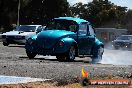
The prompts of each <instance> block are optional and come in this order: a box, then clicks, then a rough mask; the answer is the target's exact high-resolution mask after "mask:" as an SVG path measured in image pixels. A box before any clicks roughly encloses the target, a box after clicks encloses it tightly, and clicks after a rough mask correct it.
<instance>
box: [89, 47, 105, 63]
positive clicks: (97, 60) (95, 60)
mask: <svg viewBox="0 0 132 88" xmlns="http://www.w3.org/2000/svg"><path fill="white" fill-rule="evenodd" d="M103 52H104V48H103V47H102V46H99V47H98V49H97V53H96V54H95V55H93V56H92V57H91V58H92V62H91V63H92V64H97V63H100V62H101V60H102V55H103Z"/></svg>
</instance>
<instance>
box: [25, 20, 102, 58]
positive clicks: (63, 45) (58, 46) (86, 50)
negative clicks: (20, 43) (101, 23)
mask: <svg viewBox="0 0 132 88" xmlns="http://www.w3.org/2000/svg"><path fill="white" fill-rule="evenodd" d="M62 25H63V26H65V27H66V28H64V27H62ZM71 46H74V49H75V56H79V55H88V56H93V57H97V56H98V49H99V47H102V48H103V43H102V42H101V41H99V39H97V38H96V36H95V33H94V30H93V28H92V26H91V25H90V23H89V22H88V21H86V20H84V19H80V18H73V17H59V18H54V19H53V20H52V21H51V22H49V24H48V25H47V27H46V28H45V30H44V31H42V32H40V33H38V34H36V35H34V36H32V37H30V38H28V39H27V42H26V45H25V48H26V52H27V55H28V57H29V58H31V57H32V58H33V57H34V56H33V55H34V54H35V55H36V54H39V55H54V56H67V55H70V53H68V52H70V48H71ZM73 53H74V52H73ZM63 58H64V57H63Z"/></svg>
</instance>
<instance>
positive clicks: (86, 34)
mask: <svg viewBox="0 0 132 88" xmlns="http://www.w3.org/2000/svg"><path fill="white" fill-rule="evenodd" d="M89 29H91V28H89V25H88V24H87V23H82V24H80V25H79V30H78V48H79V54H80V55H89V54H90V52H91V48H92V46H93V44H94V41H95V37H94V36H92V35H90V31H89ZM91 33H92V31H91Z"/></svg>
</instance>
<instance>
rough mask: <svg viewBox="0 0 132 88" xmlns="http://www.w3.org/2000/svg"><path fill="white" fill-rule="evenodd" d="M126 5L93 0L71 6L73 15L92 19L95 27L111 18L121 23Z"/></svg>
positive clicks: (104, 0) (105, 0) (106, 0)
mask: <svg viewBox="0 0 132 88" xmlns="http://www.w3.org/2000/svg"><path fill="white" fill-rule="evenodd" d="M126 10H127V9H126V7H121V6H116V5H114V4H113V3H111V2H110V1H108V0H93V1H92V2H90V3H88V4H82V3H76V4H75V5H73V6H72V7H71V11H72V15H73V16H78V17H80V18H84V19H87V20H89V21H91V22H92V23H93V24H94V25H95V27H98V26H100V25H102V24H103V23H105V22H108V21H110V20H116V21H117V23H119V24H121V19H122V18H123V17H124V15H125V11H126Z"/></svg>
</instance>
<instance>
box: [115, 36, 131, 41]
mask: <svg viewBox="0 0 132 88" xmlns="http://www.w3.org/2000/svg"><path fill="white" fill-rule="evenodd" d="M131 39H132V38H131V37H130V36H120V37H118V38H117V40H131Z"/></svg>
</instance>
